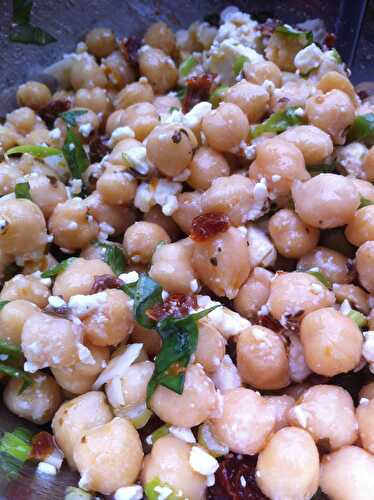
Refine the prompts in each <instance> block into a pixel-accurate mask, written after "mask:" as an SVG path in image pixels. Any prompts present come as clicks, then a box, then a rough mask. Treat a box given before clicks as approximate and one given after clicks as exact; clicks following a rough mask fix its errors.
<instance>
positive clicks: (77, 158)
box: [62, 128, 90, 179]
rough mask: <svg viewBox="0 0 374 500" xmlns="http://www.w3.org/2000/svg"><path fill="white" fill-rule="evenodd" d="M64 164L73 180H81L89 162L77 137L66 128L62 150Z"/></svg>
mask: <svg viewBox="0 0 374 500" xmlns="http://www.w3.org/2000/svg"><path fill="white" fill-rule="evenodd" d="M62 152H63V154H64V157H65V160H66V163H67V164H68V166H69V169H70V172H71V175H72V176H73V178H74V179H81V177H82V174H83V173H84V172H85V171H86V169H87V168H88V166H89V164H90V162H89V159H88V156H87V154H86V151H85V150H84V148H83V146H82V143H81V141H80V140H79V138H78V136H77V135H76V134H75V133H74V132H73V131H72V129H71V128H68V130H67V133H66V139H65V143H64V146H63V148H62Z"/></svg>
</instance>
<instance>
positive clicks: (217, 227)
mask: <svg viewBox="0 0 374 500" xmlns="http://www.w3.org/2000/svg"><path fill="white" fill-rule="evenodd" d="M229 227H230V219H229V217H228V216H227V215H226V214H220V213H218V212H209V213H207V214H203V215H198V216H197V217H195V218H194V220H193V221H192V231H191V238H192V239H193V240H195V241H205V240H207V239H209V238H212V237H213V236H215V235H216V234H218V233H224V232H226V231H227V230H228V229H229Z"/></svg>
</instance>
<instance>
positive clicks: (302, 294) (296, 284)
mask: <svg viewBox="0 0 374 500" xmlns="http://www.w3.org/2000/svg"><path fill="white" fill-rule="evenodd" d="M334 302H335V297H334V294H333V293H332V292H330V290H328V289H327V288H326V287H324V286H323V285H322V283H321V282H320V281H319V280H318V279H317V278H315V277H314V276H312V275H311V274H308V273H301V272H292V273H280V274H277V275H276V276H275V278H274V279H273V280H272V282H271V285H270V296H269V301H268V304H269V309H270V312H271V314H272V315H273V316H274V318H276V319H277V320H281V319H282V318H284V317H285V316H286V315H287V314H289V315H290V316H291V317H292V316H293V315H295V314H297V313H299V314H300V311H303V313H304V314H307V313H309V312H311V311H315V310H316V309H320V308H321V307H327V306H331V305H332V304H334Z"/></svg>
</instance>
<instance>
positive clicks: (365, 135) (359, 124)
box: [347, 113, 374, 146]
mask: <svg viewBox="0 0 374 500" xmlns="http://www.w3.org/2000/svg"><path fill="white" fill-rule="evenodd" d="M347 140H348V141H349V142H352V141H363V142H364V143H365V144H366V145H367V146H372V145H373V144H374V113H368V114H367V115H360V116H357V117H356V119H355V121H354V122H353V125H352V126H351V128H350V130H349V132H348V135H347Z"/></svg>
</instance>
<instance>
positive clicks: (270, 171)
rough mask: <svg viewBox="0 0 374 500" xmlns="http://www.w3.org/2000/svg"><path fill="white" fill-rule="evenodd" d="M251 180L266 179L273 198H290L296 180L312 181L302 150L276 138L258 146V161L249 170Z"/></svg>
mask: <svg viewBox="0 0 374 500" xmlns="http://www.w3.org/2000/svg"><path fill="white" fill-rule="evenodd" d="M249 177H250V179H253V180H257V181H260V180H261V179H262V178H263V177H264V178H265V179H266V185H267V188H268V191H269V192H270V193H272V195H273V197H275V198H276V197H278V196H288V194H289V193H290V191H291V186H292V183H293V181H294V180H296V179H299V180H301V181H305V180H308V179H310V175H309V173H308V171H307V170H306V169H305V162H304V158H303V155H302V154H301V152H300V150H299V149H298V148H297V147H296V146H294V145H293V144H291V143H290V142H287V141H285V140H284V139H280V138H278V137H274V138H272V139H267V140H264V141H263V142H261V143H260V144H259V145H258V146H257V154H256V161H255V162H253V163H252V165H251V166H250V169H249Z"/></svg>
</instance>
